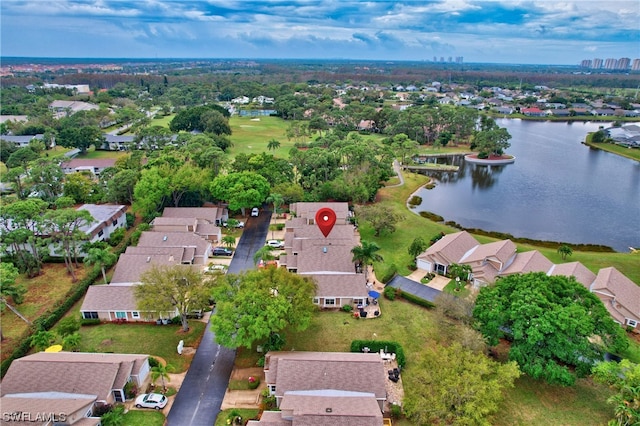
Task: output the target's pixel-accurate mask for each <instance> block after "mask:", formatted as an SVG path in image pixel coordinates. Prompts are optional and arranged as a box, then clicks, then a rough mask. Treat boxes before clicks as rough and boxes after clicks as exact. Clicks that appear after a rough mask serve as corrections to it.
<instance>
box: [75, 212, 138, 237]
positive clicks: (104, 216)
mask: <svg viewBox="0 0 640 426" xmlns="http://www.w3.org/2000/svg"><path fill="white" fill-rule="evenodd" d="M78 210H86V211H88V212H89V214H90V215H91V217H93V218H94V219H95V222H92V223H90V224H89V225H85V226H82V227H80V229H81V230H82V231H83V232H85V233H87V234H91V235H95V234H97V233H98V231H99V230H100V229H103V228H105V227H106V226H108V225H111V224H112V223H113V221H114V220H116V219H118V218H120V217H121V216H124V215H125V214H126V212H127V206H124V205H118V204H83V205H81V206H80V207H78ZM122 220H125V219H122ZM120 223H122V222H120Z"/></svg>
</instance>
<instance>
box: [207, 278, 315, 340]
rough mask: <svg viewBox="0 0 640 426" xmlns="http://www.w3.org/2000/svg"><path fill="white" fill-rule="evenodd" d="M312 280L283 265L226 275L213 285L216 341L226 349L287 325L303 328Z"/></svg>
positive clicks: (306, 322)
mask: <svg viewBox="0 0 640 426" xmlns="http://www.w3.org/2000/svg"><path fill="white" fill-rule="evenodd" d="M315 292H316V285H315V283H314V282H313V281H312V280H311V279H310V278H309V277H305V276H302V275H297V274H293V273H291V272H288V271H287V270H285V269H284V268H264V269H262V270H259V271H248V272H245V273H243V274H239V275H226V276H224V278H223V279H222V280H221V282H220V284H219V285H217V286H216V287H215V288H214V291H213V297H214V299H215V300H216V315H214V316H212V317H211V328H212V329H213V331H214V332H215V334H216V341H217V342H218V343H219V344H221V345H224V346H226V347H229V348H237V347H240V346H244V347H246V348H251V346H252V345H253V344H254V343H264V342H267V341H268V340H269V339H270V338H272V336H274V335H276V334H278V333H279V332H280V331H282V330H284V329H285V328H287V327H294V328H295V329H297V330H298V331H301V330H305V329H306V328H307V327H308V326H309V324H310V322H311V318H312V315H313V312H314V311H315V309H316V307H315V305H314V304H313V302H312V298H313V296H314V295H315Z"/></svg>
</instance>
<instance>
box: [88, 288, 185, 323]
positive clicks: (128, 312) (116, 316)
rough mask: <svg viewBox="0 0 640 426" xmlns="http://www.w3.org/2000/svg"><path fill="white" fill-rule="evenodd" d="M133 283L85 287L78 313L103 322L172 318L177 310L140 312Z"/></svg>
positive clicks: (176, 313)
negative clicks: (85, 292) (85, 291)
mask: <svg viewBox="0 0 640 426" xmlns="http://www.w3.org/2000/svg"><path fill="white" fill-rule="evenodd" d="M134 287H135V285H118V284H100V285H92V286H89V288H88V289H87V294H86V295H85V296H84V300H83V302H82V306H81V307H80V315H82V318H84V319H99V320H100V321H103V322H112V321H115V322H142V321H155V320H156V319H158V318H161V319H162V318H165V319H168V318H173V317H175V316H176V315H178V312H177V311H160V312H158V311H153V312H141V311H140V310H139V309H138V305H137V302H136V298H135V295H134Z"/></svg>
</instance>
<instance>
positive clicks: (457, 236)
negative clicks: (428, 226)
mask: <svg viewBox="0 0 640 426" xmlns="http://www.w3.org/2000/svg"><path fill="white" fill-rule="evenodd" d="M479 244H480V243H478V241H477V240H476V239H475V238H473V237H472V236H471V234H469V233H468V232H466V231H461V232H455V233H453V234H447V235H445V236H443V237H442V238H440V239H439V240H438V241H436V242H435V243H434V244H433V245H432V246H431V247H429V248H428V249H427V250H426V251H425V252H423V253H422V254H420V255H419V256H418V257H417V258H416V266H417V267H418V268H419V269H424V270H425V271H427V272H433V273H436V274H440V275H446V273H447V268H448V267H449V265H451V264H452V263H458V262H460V259H462V257H463V256H464V255H465V254H466V253H467V252H468V251H469V250H471V249H473V248H474V247H476V246H477V245H479Z"/></svg>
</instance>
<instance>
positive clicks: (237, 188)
mask: <svg viewBox="0 0 640 426" xmlns="http://www.w3.org/2000/svg"><path fill="white" fill-rule="evenodd" d="M209 189H210V191H211V195H213V197H214V198H215V199H217V200H221V201H226V202H228V203H229V209H230V210H243V212H244V209H245V208H250V207H256V206H259V205H261V204H262V203H263V202H264V200H265V199H266V198H267V196H268V195H269V190H270V187H269V182H268V181H267V180H266V179H265V178H264V177H262V176H261V175H259V174H258V173H255V172H239V173H229V174H228V175H221V176H217V177H216V178H215V179H214V180H213V181H212V182H211V185H210V186H209Z"/></svg>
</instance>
